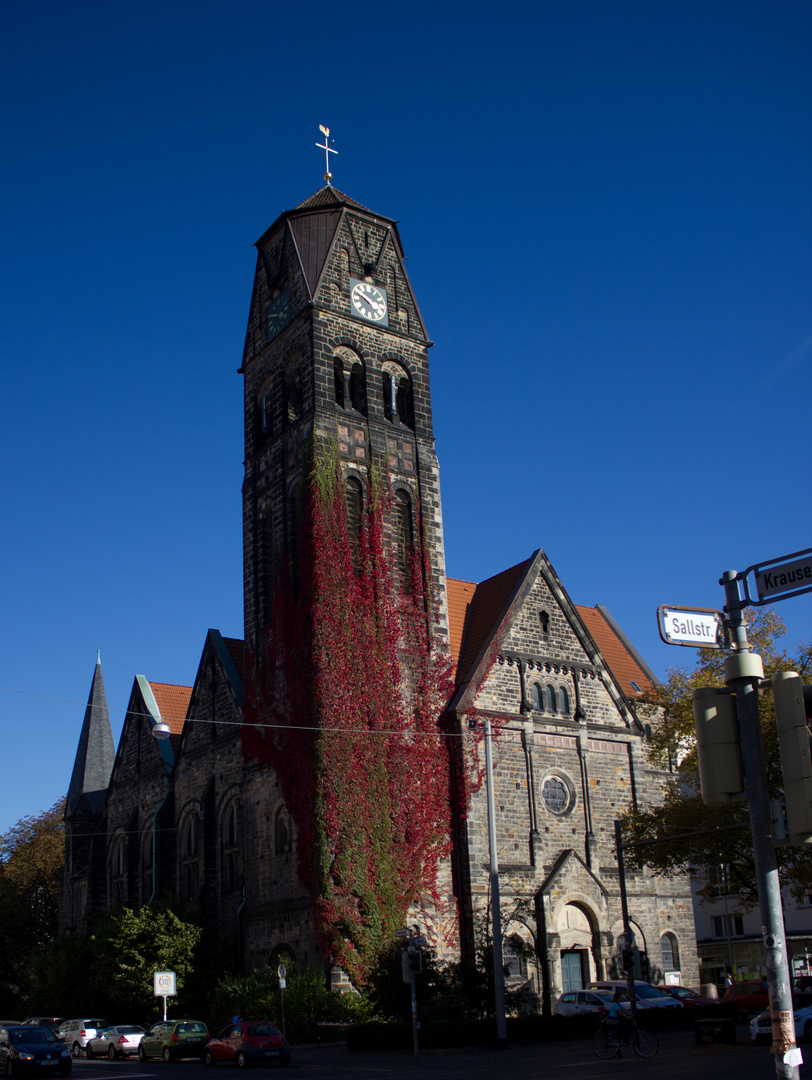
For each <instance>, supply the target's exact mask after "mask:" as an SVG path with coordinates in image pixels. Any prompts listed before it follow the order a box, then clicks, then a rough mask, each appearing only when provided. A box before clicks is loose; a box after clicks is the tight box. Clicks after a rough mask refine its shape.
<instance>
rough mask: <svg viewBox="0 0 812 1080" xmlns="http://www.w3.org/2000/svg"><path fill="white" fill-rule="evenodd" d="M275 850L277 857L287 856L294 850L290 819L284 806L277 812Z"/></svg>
mask: <svg viewBox="0 0 812 1080" xmlns="http://www.w3.org/2000/svg"><path fill="white" fill-rule="evenodd" d="M274 848H275V849H276V854H277V855H286V854H287V853H288V852H289V851H291V850H292V849H293V837H292V835H291V830H290V817H289V816H288V812H287V810H286V809H285V807H284V806H280V808H279V809H278V810H277V811H276V820H275V821H274Z"/></svg>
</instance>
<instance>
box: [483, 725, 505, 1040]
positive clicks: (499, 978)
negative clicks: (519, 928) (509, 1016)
mask: <svg viewBox="0 0 812 1080" xmlns="http://www.w3.org/2000/svg"><path fill="white" fill-rule="evenodd" d="M485 788H486V791H487V794H488V856H489V866H488V876H489V879H490V890H491V927H492V929H491V936H492V940H493V995H494V1008H495V1010H496V1045H497V1046H507V1023H506V1020H505V969H504V966H503V960H502V914H501V909H500V904H499V863H498V860H497V856H496V806H495V802H494V793H493V762H492V759H491V722H490V720H489V719H488V718H487V717H485Z"/></svg>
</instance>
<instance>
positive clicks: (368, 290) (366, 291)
mask: <svg viewBox="0 0 812 1080" xmlns="http://www.w3.org/2000/svg"><path fill="white" fill-rule="evenodd" d="M350 286H351V288H350V302H351V304H352V310H353V311H354V312H355V314H356V315H360V316H361V318H362V319H367V320H368V321H369V322H374V323H382V324H383V325H384V326H388V325H389V316H388V311H387V307H386V292H385V290H383V289H379V288H378V287H377V285H372V284H370V282H368V281H351V282H350Z"/></svg>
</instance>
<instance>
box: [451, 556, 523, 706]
mask: <svg viewBox="0 0 812 1080" xmlns="http://www.w3.org/2000/svg"><path fill="white" fill-rule="evenodd" d="M529 565H530V559H526V560H525V562H523V563H518V565H516V566H511V567H510V569H508V570H503V571H502V572H501V574H496V575H495V576H494V577H492V578H487V579H486V580H485V581H482V582H480V583H479V585H477V586H475V588H474V595H473V598H469V600H468V603H467V605H466V607H465V610H464V611H463V612H462V614H463V616H464V617H465V616H467V617H465V621H464V623H463V625H462V626H459V625H458V626H457V627H453V625H452V629H451V642H452V647H453V644H454V641H455V637H456V639H457V640H459V641H460V643H461V644H460V652H459V654H457V655H455V660H456V662H457V685H458V686H459V685H460V683H461V682H462V681H463V680H464V679H465V678H466V677H468V676H469V675H471V674H472V672H473V666H474V664H475V663H476V661H477V659H478V657H479V654H480V653H481V652H482V649H483V647H484V646H485V643H486V642H487V641H488V639H489V638H490V637H492V636H493V634H495V633H496V631H497V630H498V629H499V621H500V620H501V618H502V617H503V615H504V614H505V611H506V608H507V605H508V603H509V601H510V599H511V597H512V596H513V594H514V592H515V591H516V586H517V585H518V584H519V582H520V581H521V579H522V578H523V577H524V575H525V574H526V573H527V568H528V566H529ZM451 580H453V579H451ZM458 584H459V585H468V586H469V587H470V585H471V583H470V582H459V583H458ZM459 614H460V611H459V609H457V610H456V611H455V615H456V616H457V617H459ZM448 617H449V621H451V619H452V614H451V604H450V603H449V610H448Z"/></svg>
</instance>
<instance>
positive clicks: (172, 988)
mask: <svg viewBox="0 0 812 1080" xmlns="http://www.w3.org/2000/svg"><path fill="white" fill-rule="evenodd" d="M152 984H153V987H154V989H155V996H156V997H174V996H175V994H177V992H178V989H177V980H176V978H175V972H174V971H156V972H155V973H154V975H153V977H152Z"/></svg>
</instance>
